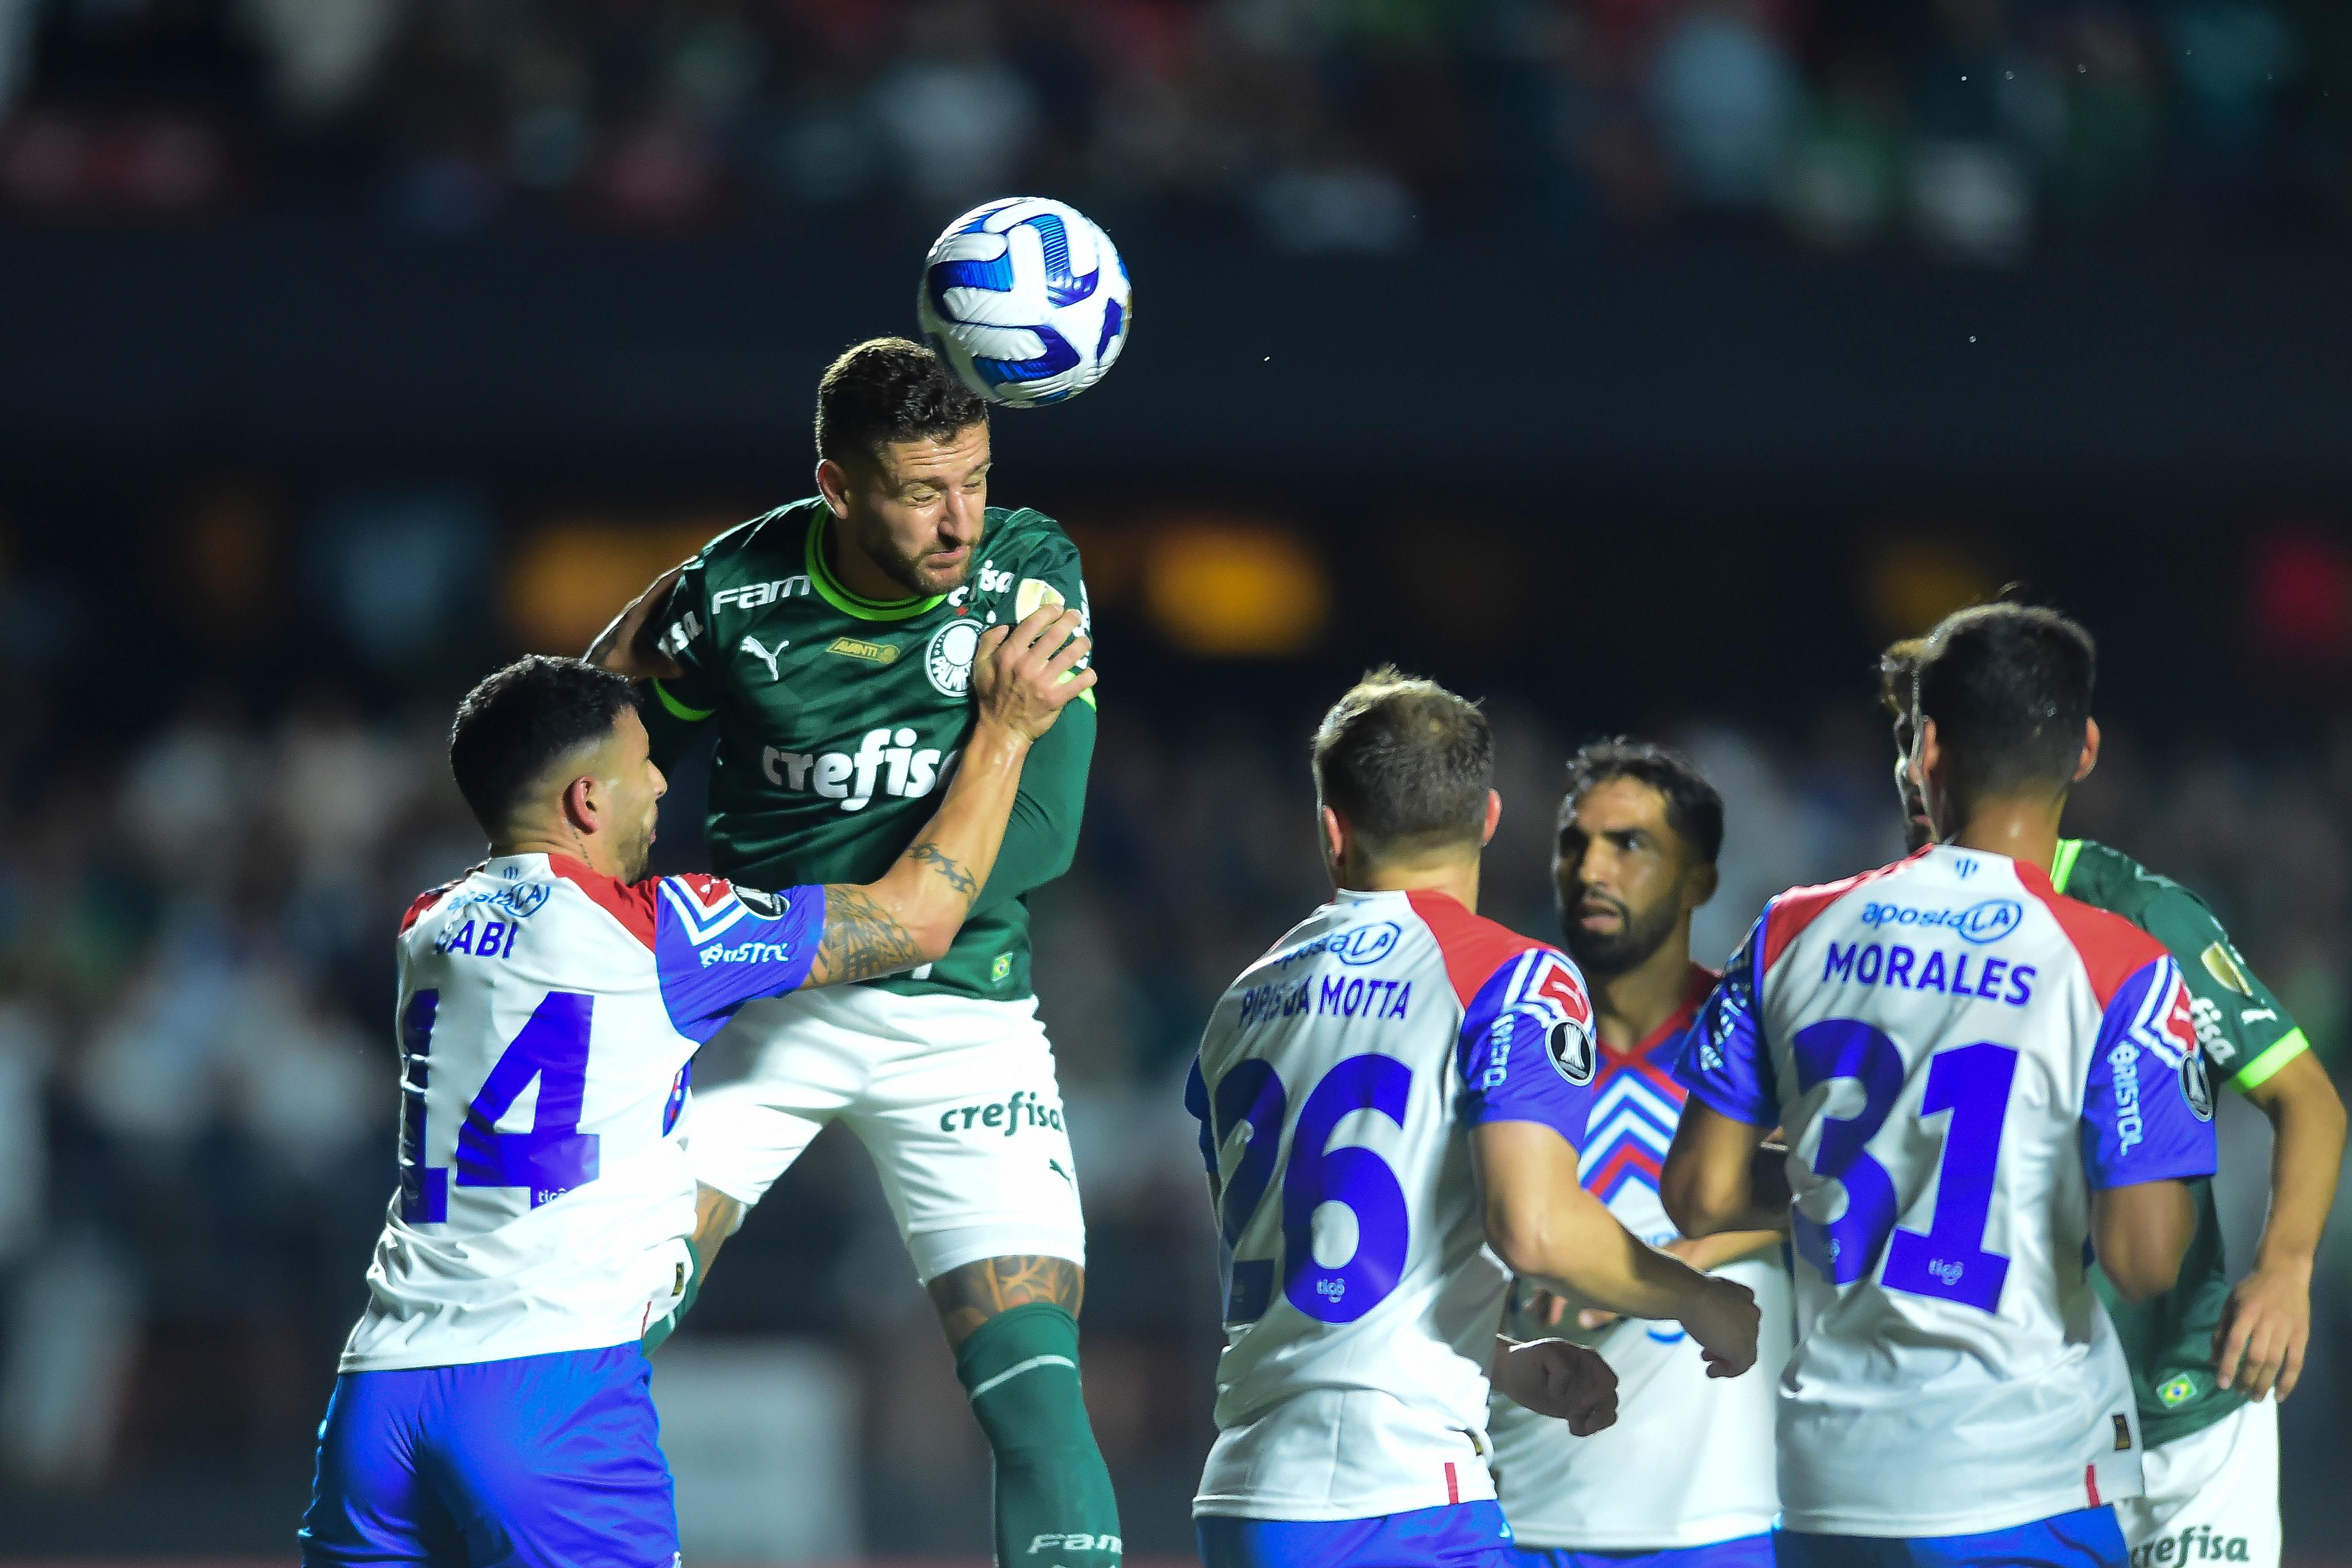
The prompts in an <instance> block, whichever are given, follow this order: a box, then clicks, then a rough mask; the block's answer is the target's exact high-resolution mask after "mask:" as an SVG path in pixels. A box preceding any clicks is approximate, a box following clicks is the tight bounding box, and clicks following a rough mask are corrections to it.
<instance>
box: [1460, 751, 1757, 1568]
mask: <svg viewBox="0 0 2352 1568" xmlns="http://www.w3.org/2000/svg"><path fill="white" fill-rule="evenodd" d="M1722 846H1723V797H1722V796H1721V795H1717V793H1716V789H1715V786H1714V785H1713V784H1709V783H1708V782H1707V781H1706V776H1705V775H1703V774H1702V773H1700V772H1699V771H1698V769H1697V768H1696V767H1695V766H1694V765H1692V763H1691V762H1690V760H1689V759H1688V758H1686V757H1685V756H1683V755H1682V754H1681V753H1680V752H1675V751H1671V750H1669V749H1668V748H1666V747H1664V746H1660V745H1655V744H1653V743H1651V742H1641V741H1630V740H1625V739H1622V738H1621V739H1617V740H1612V741H1596V742H1593V743H1592V744H1591V745H1588V746H1586V747H1585V748H1584V749H1583V750H1581V751H1580V752H1577V753H1576V755H1575V756H1574V757H1573V758H1571V759H1570V762H1569V764H1568V793H1567V795H1566V796H1565V797H1564V798H1562V800H1561V801H1560V805H1559V837H1558V838H1557V840H1556V841H1555V844H1554V847H1553V851H1552V883H1553V886H1554V888H1555V889H1557V890H1558V893H1559V925H1560V936H1561V943H1562V945H1563V946H1565V947H1566V948H1567V949H1568V953H1569V956H1570V957H1571V958H1573V959H1575V960H1576V962H1577V963H1578V964H1579V965H1580V967H1581V968H1582V969H1583V971H1584V975H1585V978H1586V980H1587V981H1589V982H1590V983H1591V986H1592V1000H1593V1007H1594V1011H1595V1013H1596V1014H1597V1024H1598V1028H1599V1033H1600V1045H1601V1049H1600V1059H1599V1065H1598V1068H1597V1069H1596V1071H1595V1073H1594V1075H1593V1080H1592V1096H1593V1101H1592V1111H1591V1116H1590V1118H1589V1119H1588V1124H1587V1126H1586V1129H1585V1132H1584V1135H1583V1137H1582V1138H1580V1140H1579V1141H1578V1146H1577V1173H1578V1175H1579V1177H1580V1179H1581V1181H1582V1182H1583V1184H1584V1187H1585V1190H1586V1191H1587V1192H1590V1193H1591V1194H1593V1195H1594V1196H1595V1197H1597V1198H1599V1199H1600V1200H1601V1202H1603V1203H1605V1204H1607V1205H1609V1209H1610V1212H1611V1213H1612V1214H1614V1215H1616V1216H1617V1218H1618V1220H1619V1222H1620V1223H1621V1224H1622V1225H1623V1226H1625V1228H1626V1229H1627V1230H1629V1231H1631V1232H1632V1233H1633V1235H1635V1236H1637V1237H1641V1238H1642V1239H1643V1241H1646V1242H1648V1243H1650V1244H1651V1245H1652V1246H1654V1247H1662V1248H1664V1250H1665V1251H1667V1252H1670V1253H1672V1254H1673V1255H1674V1256H1675V1257H1677V1258H1681V1259H1682V1260H1683V1261H1684V1262H1685V1263H1687V1264H1689V1265H1690V1266H1691V1267H1692V1268H1701V1269H1711V1270H1719V1271H1721V1272H1722V1273H1723V1274H1725V1275H1726V1276H1727V1278H1729V1279H1736V1280H1738V1282H1739V1283H1740V1284H1742V1285H1745V1286H1746V1287H1748V1289H1750V1290H1752V1291H1754V1292H1755V1295H1756V1301H1757V1306H1758V1308H1759V1310H1760V1311H1761V1313H1762V1321H1763V1329H1762V1332H1761V1334H1760V1336H1759V1340H1758V1343H1757V1374H1756V1375H1755V1376H1752V1377H1741V1378H1735V1379H1732V1380H1731V1381H1729V1382H1723V1381H1720V1380H1717V1379H1710V1378H1709V1377H1708V1376H1707V1371H1706V1363H1705V1360H1704V1358H1702V1357H1701V1355H1700V1354H1699V1352H1698V1350H1697V1348H1696V1346H1694V1345H1693V1344H1691V1343H1690V1342H1689V1339H1688V1336H1686V1335H1685V1334H1684V1333H1683V1332H1682V1331H1680V1330H1678V1329H1676V1328H1675V1327H1674V1326H1673V1325H1672V1324H1666V1323H1644V1322H1638V1321H1628V1320H1623V1319H1620V1318H1619V1317H1618V1316H1617V1315H1616V1314H1615V1313H1613V1312H1610V1311H1607V1310H1602V1309H1601V1308H1598V1307H1595V1306H1593V1305H1591V1303H1589V1302H1585V1301H1580V1300H1570V1299H1567V1298H1563V1297H1559V1296H1555V1295H1552V1294H1550V1293H1549V1292H1543V1291H1532V1292H1531V1291H1528V1290H1527V1289H1524V1288H1523V1289H1520V1290H1518V1291H1517V1292H1516V1295H1517V1309H1516V1310H1514V1312H1513V1313H1512V1315H1511V1316H1510V1317H1509V1318H1507V1320H1505V1331H1507V1332H1508V1333H1510V1334H1512V1335H1514V1336H1515V1337H1517V1338H1521V1339H1532V1338H1536V1337H1538V1336H1539V1335H1541V1334H1544V1333H1547V1332H1550V1331H1554V1330H1555V1329H1558V1330H1559V1331H1562V1332H1565V1333H1567V1334H1569V1335H1570V1336H1571V1337H1573V1338H1574V1339H1575V1340H1576V1342H1579V1343H1582V1344H1589V1345H1591V1346H1592V1347H1593V1348H1594V1349H1595V1350H1597V1351H1599V1352H1600V1353H1601V1355H1602V1356H1603V1357H1604V1358H1606V1359H1607V1361H1608V1363H1609V1364H1610V1366H1611V1367H1612V1369H1613V1370H1614V1371H1615V1372H1616V1373H1617V1384H1618V1392H1619V1414H1618V1417H1617V1422H1616V1424H1615V1425H1614V1426H1611V1427H1610V1428H1609V1429H1608V1430H1606V1431H1604V1432H1596V1433H1594V1434H1592V1435H1591V1436H1583V1437H1572V1436H1570V1434H1569V1433H1567V1432H1566V1431H1564V1430H1562V1429H1561V1427H1560V1426H1559V1423H1558V1422H1555V1421H1549V1420H1544V1419H1542V1418H1540V1417H1538V1416H1537V1415H1534V1414H1532V1413H1531V1412H1529V1411H1528V1410H1526V1409H1524V1408H1523V1407H1521V1406H1520V1405H1517V1404H1516V1403H1515V1402H1513V1401H1512V1400H1510V1399H1508V1398H1507V1397H1505V1396H1503V1395H1501V1394H1497V1395H1496V1397H1495V1399H1494V1400H1493V1402H1492V1409H1491V1415H1490V1422H1491V1426H1492V1430H1493V1432H1494V1437H1495V1465H1494V1468H1495V1486H1496V1493H1497V1495H1498V1497H1499V1498H1500V1500H1501V1501H1502V1505H1503V1513H1504V1515H1505V1517H1507V1519H1509V1520H1510V1521H1511V1530H1512V1532H1513V1534H1514V1535H1515V1536H1516V1537H1517V1541H1518V1544H1519V1555H1520V1557H1521V1559H1522V1561H1523V1563H1526V1564H1528V1568H1770V1564H1771V1561H1772V1537H1771V1529H1772V1521H1773V1518H1774V1516H1776V1515H1777V1514H1778V1513H1779V1512H1780V1496H1779V1493H1778V1491H1777V1489H1775V1486H1774V1481H1773V1455H1772V1391H1773V1385H1774V1383H1775V1382H1776V1380H1777V1379H1778V1378H1779V1375H1780V1363H1782V1362H1783V1361H1785V1360H1786V1359H1787V1358H1788V1354H1789V1315H1790V1300H1789V1279H1788V1270H1787V1269H1786V1268H1785V1267H1784V1266H1783V1265H1782V1264H1781V1262H1780V1257H1779V1256H1778V1255H1779V1252H1780V1233H1779V1232H1778V1231H1777V1230H1759V1231H1748V1232H1744V1233H1742V1232H1735V1233H1731V1234H1727V1235H1722V1236H1709V1237H1698V1238H1692V1237H1685V1236H1684V1235H1683V1234H1682V1233H1681V1232H1680V1231H1679V1230H1677V1229H1676V1228H1675V1225H1674V1222H1673V1221H1672V1220H1670V1219H1668V1218H1667V1217H1666V1211H1665V1209H1664V1207H1663V1206H1662V1205H1660V1203H1659V1201H1658V1168H1659V1164H1660V1163H1661V1162H1662V1161H1664V1158H1665V1155H1666V1150H1667V1147H1668V1146H1669V1145H1670V1144H1671V1143H1672V1142H1673V1140H1674V1135H1675V1122H1676V1121H1678V1120H1679V1119H1680V1117H1681V1113H1682V1107H1683V1101H1684V1099H1685V1096H1686V1094H1687V1092H1688V1091H1687V1090H1685V1089H1684V1088H1683V1086H1682V1085H1681V1083H1680V1082H1678V1081H1677V1080H1676V1079H1675V1076H1674V1068H1675V1059H1676V1058H1677V1057H1678V1055H1679V1054H1680V1051H1681V1047H1682V1037H1683V1034H1684V1031H1685V1029H1687V1028H1688V1027H1689V1026H1690V1021H1691V1019H1692V1017H1693V1016H1694V1015H1695V1014H1696V1012H1697V1010H1698V1005H1699V1004H1700V1003H1701V1002H1702V1001H1704V1000H1705V999H1706V994H1707V992H1708V991H1709V990H1710V989H1712V988H1713V986H1714V984H1715V981H1716V972H1715V971H1714V970H1712V969H1709V968H1706V966H1705V965H1703V964H1699V963H1693V962H1691V951H1690V930H1691V916H1692V915H1693V914H1695V913H1696V911H1697V910H1698V909H1699V907H1700V906H1701V905H1703V904H1705V903H1706V901H1707V900H1708V899H1710V898H1712V897H1713V896H1714V894H1715V885H1716V872H1715V862H1716V857H1717V853H1718V852H1719V851H1720V850H1721V848H1722ZM1760 1253H1769V1254H1771V1256H1769V1257H1763V1256H1759V1254H1760Z"/></svg>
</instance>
